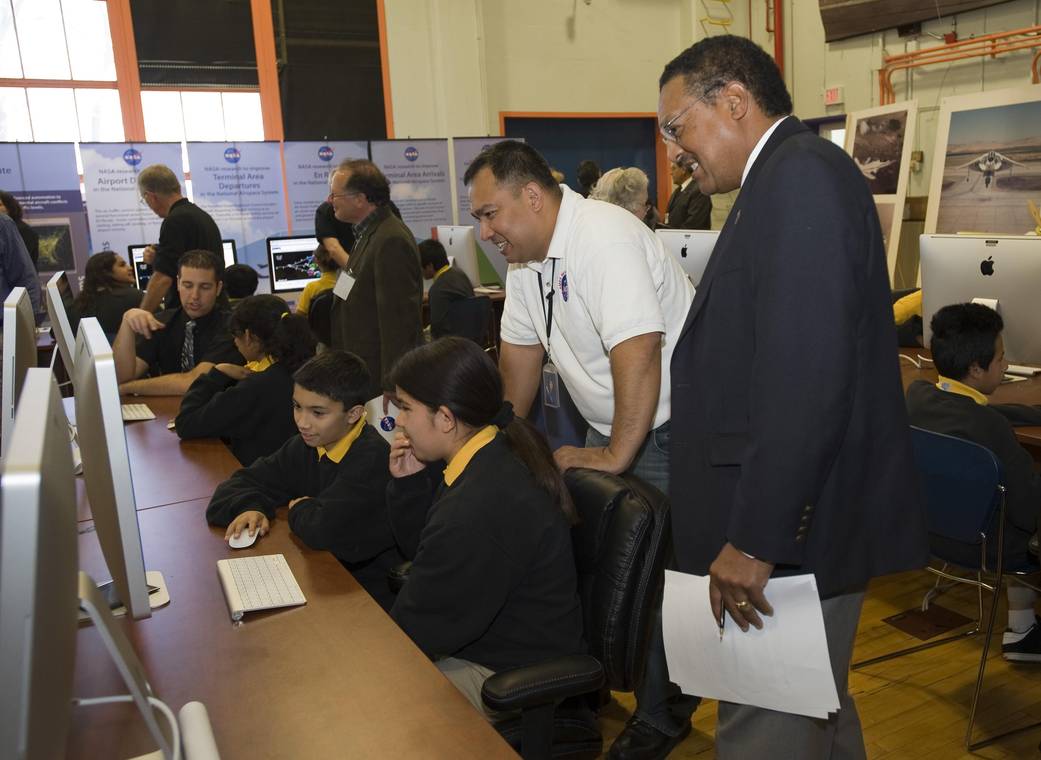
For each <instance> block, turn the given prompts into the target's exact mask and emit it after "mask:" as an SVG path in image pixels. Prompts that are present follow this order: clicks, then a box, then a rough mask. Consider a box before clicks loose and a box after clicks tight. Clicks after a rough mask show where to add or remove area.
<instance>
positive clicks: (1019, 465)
mask: <svg viewBox="0 0 1041 760" xmlns="http://www.w3.org/2000/svg"><path fill="white" fill-rule="evenodd" d="M931 327H932V339H931V342H930V348H931V349H932V353H933V362H934V364H935V365H936V371H937V373H938V374H939V380H938V382H936V383H935V384H934V383H928V382H926V381H924V380H918V381H916V382H914V383H912V384H911V385H910V387H909V388H908V389H907V410H908V416H909V417H910V420H911V424H912V425H914V426H916V427H920V428H924V429H926V430H931V431H933V432H936V433H943V434H945V435H951V436H955V437H957V438H964V439H965V440H968V441H972V442H973V443H977V444H979V445H980V446H984V447H986V448H988V449H990V451H991V452H993V454H994V456H996V457H997V458H998V460H999V461H1000V462H1001V464H1002V467H1003V468H1004V470H1005V487H1006V488H1007V489H1008V491H1007V494H1006V502H1005V503H1006V507H1005V517H1006V525H1005V540H1004V554H1005V564H1006V565H1011V566H1016V565H1023V564H1024V563H1028V562H1030V555H1029V554H1028V548H1027V545H1028V542H1029V540H1030V537H1031V535H1033V534H1035V533H1036V532H1037V527H1038V515H1039V514H1041V475H1039V474H1038V472H1037V470H1036V469H1035V467H1034V461H1033V459H1032V458H1031V456H1030V454H1028V453H1027V452H1026V450H1025V449H1023V447H1022V446H1020V445H1019V442H1018V441H1017V440H1016V434H1015V432H1014V431H1013V429H1012V427H1013V425H1017V424H1018V425H1041V410H1038V409H1037V408H1036V407H1031V406H1024V405H1022V404H989V403H988V399H987V397H988V396H989V395H990V394H991V393H993V392H994V391H995V390H996V389H997V387H998V386H999V385H1000V384H1001V380H1002V378H1003V377H1004V373H1005V370H1006V369H1008V362H1007V361H1005V346H1004V342H1003V341H1002V339H1001V331H1002V329H1003V328H1004V324H1003V322H1002V319H1001V316H1000V315H999V314H998V313H997V312H995V311H994V310H993V309H989V308H987V307H986V306H981V305H980V304H974V303H963V304H953V305H951V306H945V307H943V308H942V309H940V310H939V311H938V312H936V314H935V315H934V316H933V319H932V322H931ZM996 519H997V515H996V514H995V520H996ZM988 534H989V535H990V536H992V537H996V536H997V534H998V531H997V525H993V526H992V527H991V529H990V530H989V531H988ZM942 540H943V539H941V538H937V537H934V538H933V541H942ZM994 543H995V542H994V541H993V540H992V541H991V542H990V545H988V551H989V552H990V553H991V557H990V561H991V562H993V561H994V558H995V555H996V548H997V547H996V546H995V545H994ZM964 561H965V562H966V564H971V563H973V562H974V561H975V562H978V561H979V560H978V557H977V556H976V553H975V550H974V551H973V552H971V553H969V554H968V555H966V556H965V558H964ZM1036 601H1037V594H1036V593H1035V592H1034V591H1033V590H1032V589H1030V588H1027V587H1026V586H1021V585H1018V584H1016V583H1013V582H1010V583H1009V584H1008V606H1009V612H1008V625H1009V627H1008V630H1006V631H1005V634H1004V636H1003V638H1002V646H1001V651H1002V655H1003V656H1004V657H1005V659H1006V660H1014V661H1018V662H1041V619H1039V618H1038V617H1037V616H1036V615H1035V613H1034V604H1035V602H1036Z"/></svg>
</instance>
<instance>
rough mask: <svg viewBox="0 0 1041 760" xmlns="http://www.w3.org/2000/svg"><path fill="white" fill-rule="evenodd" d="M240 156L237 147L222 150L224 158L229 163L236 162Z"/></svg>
mask: <svg viewBox="0 0 1041 760" xmlns="http://www.w3.org/2000/svg"><path fill="white" fill-rule="evenodd" d="M241 158H242V154H241V153H239V149H238V148H236V147H234V146H232V147H230V148H226V149H225V150H224V160H225V161H227V162H228V163H229V164H237V163H238V162H239V159H241Z"/></svg>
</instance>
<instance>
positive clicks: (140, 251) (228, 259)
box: [127, 240, 238, 290]
mask: <svg viewBox="0 0 1041 760" xmlns="http://www.w3.org/2000/svg"><path fill="white" fill-rule="evenodd" d="M221 242H223V243H224V266H225V267H230V266H231V265H232V264H235V263H237V262H238V253H236V251H235V241H234V240H223V241H221ZM147 247H148V245H147V244H144V243H142V244H138V245H129V246H127V254H128V255H129V256H130V266H131V267H133V269H134V279H135V280H136V281H137V287H138V289H139V290H145V289H146V288H147V287H148V281H149V280H150V279H152V265H151V264H146V263H145V259H144V256H145V248H147Z"/></svg>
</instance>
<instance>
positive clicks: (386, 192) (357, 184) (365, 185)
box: [336, 158, 390, 206]
mask: <svg viewBox="0 0 1041 760" xmlns="http://www.w3.org/2000/svg"><path fill="white" fill-rule="evenodd" d="M336 171H338V172H348V173H349V174H348V176H347V184H346V185H344V189H345V190H349V191H351V192H352V193H362V194H363V195H364V196H365V198H366V199H367V200H368V201H369V203H371V204H373V205H375V206H384V205H386V204H387V203H389V202H390V183H389V182H387V178H386V177H385V176H383V172H381V171H380V169H379V167H378V166H376V164H374V163H372V161H367V160H366V159H364V158H355V159H351V160H349V161H344V162H342V163H341V164H340V165H339V166H337V167H336Z"/></svg>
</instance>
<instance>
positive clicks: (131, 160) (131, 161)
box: [123, 148, 141, 166]
mask: <svg viewBox="0 0 1041 760" xmlns="http://www.w3.org/2000/svg"><path fill="white" fill-rule="evenodd" d="M123 160H124V161H126V163H127V166H137V165H138V164H139V163H141V151H139V150H137V149H136V148H127V149H126V150H125V151H123Z"/></svg>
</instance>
